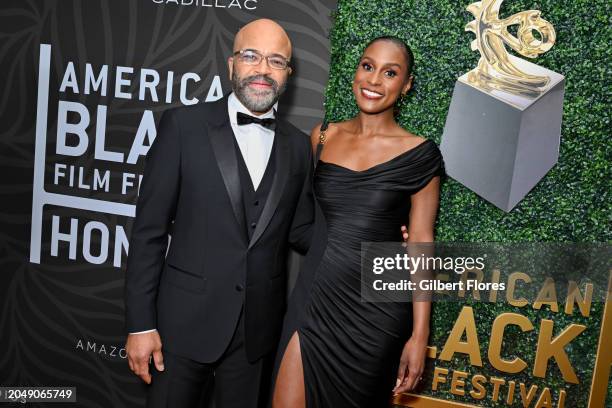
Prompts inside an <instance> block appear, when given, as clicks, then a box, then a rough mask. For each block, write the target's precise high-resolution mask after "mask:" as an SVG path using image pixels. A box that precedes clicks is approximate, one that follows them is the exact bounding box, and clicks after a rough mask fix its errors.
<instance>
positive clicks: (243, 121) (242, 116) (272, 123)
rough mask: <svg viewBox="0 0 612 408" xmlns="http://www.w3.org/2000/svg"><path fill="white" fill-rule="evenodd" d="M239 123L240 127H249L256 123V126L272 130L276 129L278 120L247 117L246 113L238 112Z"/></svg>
mask: <svg viewBox="0 0 612 408" xmlns="http://www.w3.org/2000/svg"><path fill="white" fill-rule="evenodd" d="M237 121H238V124H239V125H249V124H251V123H255V124H256V125H261V126H263V127H265V128H268V129H270V130H274V129H276V119H275V118H262V119H260V118H258V117H255V116H251V115H247V114H246V113H242V112H238V115H237Z"/></svg>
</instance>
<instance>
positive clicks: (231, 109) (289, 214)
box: [126, 19, 313, 408]
mask: <svg viewBox="0 0 612 408" xmlns="http://www.w3.org/2000/svg"><path fill="white" fill-rule="evenodd" d="M290 60H291V42H290V40H289V37H288V36H287V34H286V33H285V31H284V30H283V29H282V28H281V27H280V26H279V25H278V24H277V23H275V22H274V21H271V20H266V19H262V20H256V21H254V22H251V23H250V24H248V25H246V26H245V27H243V28H242V29H241V30H240V31H239V32H238V34H237V35H236V37H235V42H234V47H233V53H232V55H231V56H229V58H228V60H227V63H228V69H229V75H230V78H231V82H232V89H233V92H232V93H231V94H230V95H229V96H226V97H225V98H223V99H221V100H219V101H217V102H213V103H208V104H197V105H192V106H186V107H180V108H176V109H170V110H168V111H166V112H165V113H164V114H163V116H162V118H161V121H160V123H159V127H158V135H157V137H156V139H155V142H154V143H153V145H152V146H151V148H150V150H149V153H148V155H147V162H146V166H145V171H144V177H143V180H142V184H141V187H140V194H139V197H138V202H137V205H136V219H135V221H134V225H133V227H132V235H131V238H130V251H129V256H128V264H127V276H126V324H127V331H128V333H130V334H129V335H128V337H127V344H126V351H127V355H128V361H129V365H130V368H131V370H132V371H134V373H135V374H136V375H138V376H139V377H140V378H142V380H143V381H145V382H146V383H148V384H151V385H150V388H149V394H148V398H147V406H148V407H180V408H188V407H195V406H199V404H201V403H202V398H203V397H204V395H203V394H204V393H203V390H204V389H205V388H207V387H208V384H210V382H211V380H212V379H213V376H214V395H215V397H214V399H215V403H216V408H232V407H236V408H249V407H253V408H255V407H260V406H264V405H265V400H266V398H267V395H266V391H267V390H268V380H269V369H270V365H271V356H272V353H273V352H274V350H275V347H276V344H277V341H278V336H279V333H280V328H281V324H282V316H283V313H284V309H285V288H286V264H287V262H286V258H287V253H288V249H289V247H293V248H295V249H296V250H298V251H299V252H302V253H303V252H305V251H306V250H307V248H308V246H309V244H310V242H309V241H310V236H311V225H312V221H313V198H312V191H311V178H312V151H311V148H310V142H309V139H308V136H306V135H305V134H304V133H302V132H301V131H299V130H298V129H297V128H295V127H294V126H292V125H291V124H290V123H288V122H286V121H284V120H282V119H281V118H279V117H277V113H276V107H277V103H278V99H279V96H280V95H281V94H282V93H283V91H284V90H285V87H286V84H287V79H288V77H289V75H290V74H291V67H290ZM173 222H174V224H173V225H172V223H173ZM171 225H172V232H171V235H172V239H171V243H170V246H169V247H168V246H167V245H168V234H169V233H170V226H171ZM151 357H152V361H151V363H150V360H151Z"/></svg>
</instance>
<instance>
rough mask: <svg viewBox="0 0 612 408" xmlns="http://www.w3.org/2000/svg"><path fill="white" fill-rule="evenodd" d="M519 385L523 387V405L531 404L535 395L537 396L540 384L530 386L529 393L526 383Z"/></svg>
mask: <svg viewBox="0 0 612 408" xmlns="http://www.w3.org/2000/svg"><path fill="white" fill-rule="evenodd" d="M519 386H520V388H521V399H522V400H523V406H524V407H528V406H529V404H531V400H532V399H533V397H535V395H536V392H537V391H538V386H537V385H532V386H531V387H529V392H528V393H527V390H526V389H525V384H524V383H520V384H519Z"/></svg>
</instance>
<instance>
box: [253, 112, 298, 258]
mask: <svg viewBox="0 0 612 408" xmlns="http://www.w3.org/2000/svg"><path fill="white" fill-rule="evenodd" d="M274 143H276V149H275V152H276V154H275V156H274V158H275V159H276V172H275V174H274V178H273V179H272V187H271V188H270V193H269V194H268V199H267V200H266V205H265V206H264V209H263V211H262V213H261V216H260V217H259V221H258V222H257V226H256V227H255V231H254V232H253V235H252V236H251V242H250V243H249V249H250V248H252V247H253V245H255V244H256V243H257V241H258V240H259V238H261V235H262V234H263V233H264V231H265V230H266V227H267V226H268V224H269V223H270V220H271V219H272V216H273V215H274V213H275V212H276V208H277V207H278V203H279V201H280V199H281V197H282V196H283V191H284V190H285V185H286V184H287V180H289V173H290V172H291V155H290V154H289V153H290V151H289V139H288V135H287V134H286V133H285V132H284V129H283V126H282V124H281V122H280V121H278V122H277V126H276V134H275V135H274Z"/></svg>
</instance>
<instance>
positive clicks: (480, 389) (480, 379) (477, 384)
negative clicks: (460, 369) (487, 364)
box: [470, 374, 487, 400]
mask: <svg viewBox="0 0 612 408" xmlns="http://www.w3.org/2000/svg"><path fill="white" fill-rule="evenodd" d="M486 382H487V377H485V376H484V375H482V374H476V375H475V376H473V377H472V387H473V388H474V389H473V390H471V391H470V396H471V397H472V398H474V399H478V400H480V399H483V398H484V397H486V396H487V390H486V388H485V387H484V385H483V384H484V383H486Z"/></svg>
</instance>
